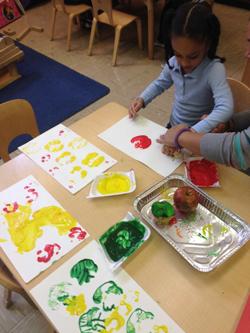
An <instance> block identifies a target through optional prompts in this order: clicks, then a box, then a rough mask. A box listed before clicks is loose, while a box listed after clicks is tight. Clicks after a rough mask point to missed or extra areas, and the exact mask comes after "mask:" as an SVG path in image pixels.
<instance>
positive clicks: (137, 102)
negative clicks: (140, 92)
mask: <svg viewBox="0 0 250 333" xmlns="http://www.w3.org/2000/svg"><path fill="white" fill-rule="evenodd" d="M143 106H144V100H143V99H142V98H141V97H137V98H136V99H134V100H133V101H132V103H131V105H130V107H129V110H128V114H129V118H135V117H136V114H137V112H138V111H139V110H140V109H141V108H142V107H143Z"/></svg>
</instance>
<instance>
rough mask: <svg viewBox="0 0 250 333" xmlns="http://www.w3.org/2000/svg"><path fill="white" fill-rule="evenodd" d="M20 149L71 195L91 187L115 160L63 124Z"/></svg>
mask: <svg viewBox="0 0 250 333" xmlns="http://www.w3.org/2000/svg"><path fill="white" fill-rule="evenodd" d="M19 149H20V150H21V151H22V152H23V153H24V154H26V155H27V156H28V157H30V158H31V159H32V160H33V161H34V162H36V163H37V164H38V165H39V166H40V167H41V168H42V169H43V170H45V171H46V172H47V173H48V174H50V175H51V176H52V177H53V178H55V179H56V180H57V181H58V182H59V183H60V184H61V185H63V186H64V187H65V188H66V189H67V190H69V191H70V192H71V193H76V192H78V191H79V190H81V189H82V188H83V187H84V186H86V185H87V184H89V183H90V182H91V181H92V180H93V179H94V178H95V177H96V176H97V175H99V174H100V173H102V172H104V171H106V170H107V169H109V168H110V167H111V166H113V165H114V164H115V163H117V161H116V160H114V159H113V158H111V157H110V156H108V155H107V154H105V153H104V152H103V151H101V150H100V149H99V148H97V147H96V146H94V145H92V144H91V143H90V142H88V141H87V140H85V139H83V138H82V137H80V136H79V135H77V134H76V133H74V132H73V131H71V130H70V129H69V128H67V127H65V126H63V125H62V124H60V125H57V126H55V127H53V128H52V129H50V130H48V131H47V132H45V133H43V134H41V135H39V136H38V137H36V138H34V139H33V140H31V141H29V142H28V143H26V144H25V145H23V146H21V147H19Z"/></svg>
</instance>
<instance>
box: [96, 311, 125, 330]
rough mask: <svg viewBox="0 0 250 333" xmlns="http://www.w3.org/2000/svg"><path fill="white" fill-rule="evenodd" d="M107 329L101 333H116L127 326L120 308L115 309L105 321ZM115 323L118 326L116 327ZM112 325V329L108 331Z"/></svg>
mask: <svg viewBox="0 0 250 333" xmlns="http://www.w3.org/2000/svg"><path fill="white" fill-rule="evenodd" d="M104 323H105V327H106V329H104V330H102V331H101V333H112V332H115V331H119V330H120V329H121V327H123V326H124V324H125V320H124V318H123V316H122V315H121V314H120V313H119V312H118V308H115V309H114V310H113V311H112V312H111V314H110V316H109V317H107V318H106V319H105V322H104ZM114 323H115V324H116V326H115V327H114ZM110 324H112V326H113V327H112V328H110V329H107V328H108V326H109V325H110Z"/></svg>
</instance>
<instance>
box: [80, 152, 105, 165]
mask: <svg viewBox="0 0 250 333" xmlns="http://www.w3.org/2000/svg"><path fill="white" fill-rule="evenodd" d="M104 161H105V158H104V156H99V154H98V153H96V152H93V153H89V154H88V155H87V156H86V157H85V158H84V159H83V160H82V164H83V165H87V166H89V167H91V168H94V167H98V166H99V165H100V164H102V163H103V162H104Z"/></svg>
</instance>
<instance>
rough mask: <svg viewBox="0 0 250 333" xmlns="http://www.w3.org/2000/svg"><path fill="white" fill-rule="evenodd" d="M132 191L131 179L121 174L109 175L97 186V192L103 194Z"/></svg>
mask: <svg viewBox="0 0 250 333" xmlns="http://www.w3.org/2000/svg"><path fill="white" fill-rule="evenodd" d="M130 189H131V180H130V178H129V177H128V176H126V175H122V174H119V173H112V174H107V175H105V177H104V178H101V179H100V180H99V182H98V184H97V190H98V192H100V193H101V194H115V193H122V192H128V191H129V190H130Z"/></svg>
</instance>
